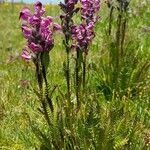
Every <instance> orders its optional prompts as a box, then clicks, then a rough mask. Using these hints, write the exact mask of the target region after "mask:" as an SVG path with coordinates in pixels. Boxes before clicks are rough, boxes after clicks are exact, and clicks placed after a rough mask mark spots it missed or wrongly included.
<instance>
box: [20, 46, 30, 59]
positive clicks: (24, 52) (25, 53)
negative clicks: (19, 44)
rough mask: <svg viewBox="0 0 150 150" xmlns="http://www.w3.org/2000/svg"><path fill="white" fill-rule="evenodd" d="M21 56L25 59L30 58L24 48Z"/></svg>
mask: <svg viewBox="0 0 150 150" xmlns="http://www.w3.org/2000/svg"><path fill="white" fill-rule="evenodd" d="M21 57H22V58H23V59H25V60H30V59H31V55H30V53H29V51H28V50H27V49H26V48H24V49H23V51H22V53H21Z"/></svg>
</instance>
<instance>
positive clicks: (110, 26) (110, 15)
mask: <svg viewBox="0 0 150 150" xmlns="http://www.w3.org/2000/svg"><path fill="white" fill-rule="evenodd" d="M113 9H114V7H113V6H111V7H110V14H109V29H108V33H109V35H111V30H112V19H113V18H112V17H113Z"/></svg>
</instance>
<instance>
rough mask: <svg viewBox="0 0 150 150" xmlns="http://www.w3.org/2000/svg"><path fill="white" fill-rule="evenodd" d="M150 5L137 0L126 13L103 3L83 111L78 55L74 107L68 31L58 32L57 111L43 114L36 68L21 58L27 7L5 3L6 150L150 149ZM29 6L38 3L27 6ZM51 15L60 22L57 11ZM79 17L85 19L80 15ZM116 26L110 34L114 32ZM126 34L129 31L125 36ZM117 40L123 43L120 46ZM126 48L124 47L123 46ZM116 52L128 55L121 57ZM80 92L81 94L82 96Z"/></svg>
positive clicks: (1, 39) (2, 86) (1, 18)
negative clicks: (68, 82)
mask: <svg viewBox="0 0 150 150" xmlns="http://www.w3.org/2000/svg"><path fill="white" fill-rule="evenodd" d="M149 6H150V2H149V1H147V0H143V1H142V2H141V1H139V0H132V1H131V2H130V5H129V10H128V11H127V12H126V13H124V14H123V18H122V20H123V21H126V25H125V26H126V28H125V31H123V27H124V26H122V27H121V32H122V33H121V34H120V36H119V37H118V39H121V38H124V39H123V46H122V45H121V44H118V43H119V42H120V40H119V41H117V40H116V39H117V35H118V28H117V27H118V22H117V18H118V11H117V10H115V9H114V10H113V13H112V17H111V18H112V19H111V22H110V16H111V8H108V6H107V4H106V3H105V2H104V1H102V5H101V10H100V12H99V14H100V20H99V21H98V22H97V24H96V27H95V31H96V32H95V33H96V36H95V38H94V40H93V42H92V43H91V45H90V47H89V52H88V55H87V58H86V65H87V66H86V69H87V70H86V86H85V89H84V90H83V91H84V94H81V97H80V107H79V108H77V107H76V106H77V100H76V89H75V88H74V86H75V85H74V84H75V82H76V81H75V77H74V76H75V75H74V67H75V57H74V53H72V54H71V55H70V67H71V70H70V78H71V90H70V92H71V93H70V102H71V105H70V104H69V103H68V96H67V85H66V78H65V73H64V72H65V69H66V68H65V67H66V66H65V62H66V57H67V56H66V51H65V46H64V45H63V40H62V39H63V38H64V37H63V34H62V33H60V32H57V33H56V34H55V44H54V48H53V49H52V51H50V65H49V68H48V74H47V80H48V83H49V87H48V90H49V95H50V97H51V99H52V102H53V106H54V111H53V112H51V111H50V110H49V109H48V117H49V121H50V123H49V124H47V121H46V120H45V118H44V116H43V112H41V103H40V101H39V98H38V96H39V94H38V86H37V81H36V77H35V66H34V64H33V63H32V62H26V61H24V60H23V59H22V58H21V57H20V54H21V51H22V48H23V47H24V45H25V43H26V41H25V40H24V38H23V35H22V32H21V29H20V27H21V23H20V21H19V12H20V10H21V9H22V8H23V7H24V5H23V4H15V5H14V6H13V7H12V5H11V4H9V3H3V4H0V52H1V55H0V127H1V128H0V149H2V150H9V149H10V150H30V149H31V150H32V149H35V150H36V149H40V150H51V149H52V150H53V149H56V150H61V149H64V150H74V149H75V150H82V149H83V150H88V149H89V150H148V149H149V147H150V122H149V121H150V119H149V118H150V111H149V106H150V102H149V99H150V87H149V85H150V19H149V18H150V7H149ZM28 7H31V8H32V6H29V5H28ZM45 7H46V14H47V15H51V16H53V17H54V19H55V21H57V22H59V23H60V22H61V20H60V18H59V15H60V14H61V13H62V12H61V10H60V8H59V6H56V5H46V6H45ZM74 20H76V21H77V22H78V21H80V19H79V16H75V17H74ZM110 24H111V32H110V30H109V29H110ZM124 33H125V34H124ZM116 41H117V42H116ZM120 43H121V42H120ZM118 47H121V48H120V49H122V52H121V53H120V52H119V54H118V51H117V50H118ZM81 93H82V92H81Z"/></svg>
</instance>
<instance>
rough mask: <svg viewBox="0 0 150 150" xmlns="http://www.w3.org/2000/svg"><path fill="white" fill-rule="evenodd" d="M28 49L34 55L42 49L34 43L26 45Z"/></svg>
mask: <svg viewBox="0 0 150 150" xmlns="http://www.w3.org/2000/svg"><path fill="white" fill-rule="evenodd" d="M28 47H29V48H30V49H31V50H32V52H34V53H36V52H42V50H43V49H42V47H41V45H40V44H35V43H33V42H32V43H30V44H28Z"/></svg>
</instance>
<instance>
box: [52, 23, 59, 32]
mask: <svg viewBox="0 0 150 150" xmlns="http://www.w3.org/2000/svg"><path fill="white" fill-rule="evenodd" d="M53 30H54V31H59V30H61V26H60V25H59V24H57V23H54V24H53Z"/></svg>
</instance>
